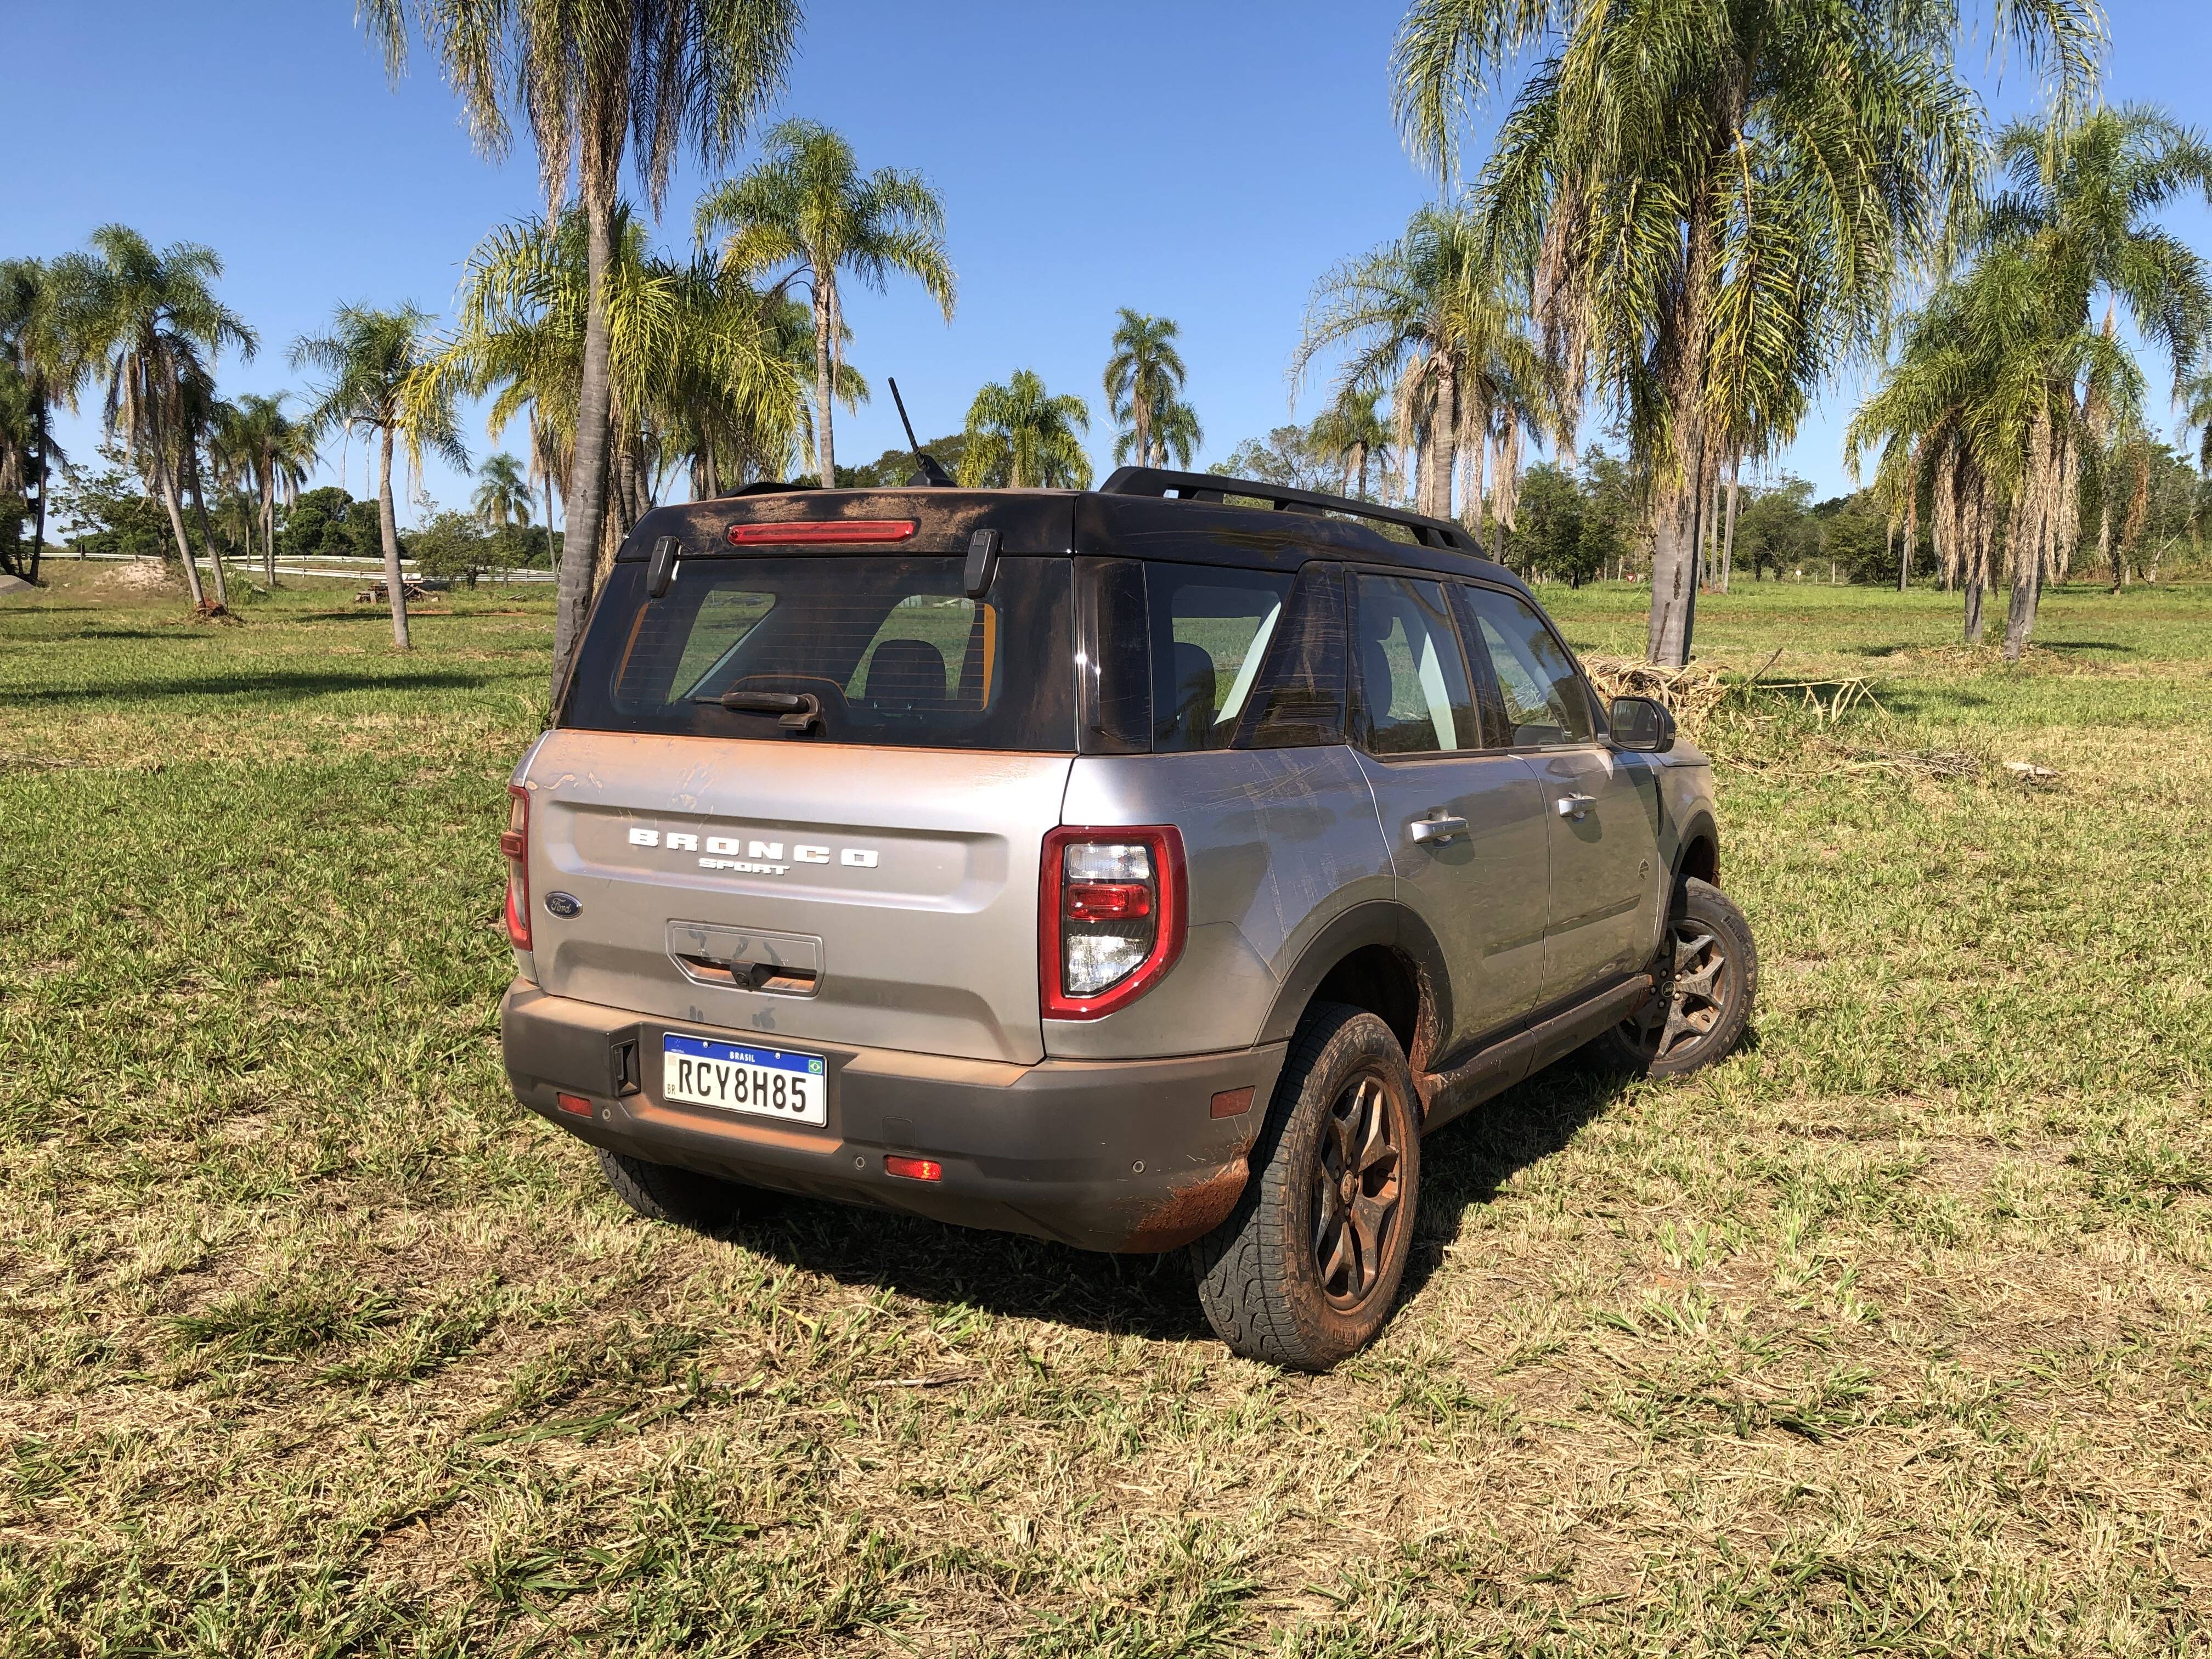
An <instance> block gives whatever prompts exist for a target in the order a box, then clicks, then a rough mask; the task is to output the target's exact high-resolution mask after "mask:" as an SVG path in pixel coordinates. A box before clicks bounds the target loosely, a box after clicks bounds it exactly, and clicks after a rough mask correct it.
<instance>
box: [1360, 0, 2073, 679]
mask: <svg viewBox="0 0 2212 1659" xmlns="http://www.w3.org/2000/svg"><path fill="white" fill-rule="evenodd" d="M1960 9H1961V8H1960V0H1912V3H1908V0H1869V3H1863V4H1850V5H1844V6H1837V7H1828V8H1815V9H1808V8H1805V7H1803V6H1802V5H1799V4H1797V3H1795V0H1743V3H1736V4H1730V5H1726V6H1716V5H1710V4H1705V3H1700V0H1649V3H1644V4H1639V5H1634V6H1592V5H1586V4H1583V3H1581V0H1413V6H1412V9H1410V10H1409V12H1408V13H1407V16H1406V19H1405V21H1404V23H1403V24H1402V25H1401V29H1400V33H1399V37H1398V41H1397V45H1396V48H1395V54H1394V60H1393V70H1394V75H1395V81H1396V99H1397V106H1398V112H1399V116H1400V119H1401V124H1402V125H1403V126H1404V128H1405V130H1406V132H1407V137H1408V139H1409V141H1410V142H1411V143H1413V147H1414V148H1415V149H1416V150H1417V151H1418V152H1419V154H1420V155H1422V156H1423V157H1424V158H1425V159H1426V160H1427V161H1430V162H1431V163H1432V164H1433V165H1435V166H1436V167H1437V168H1438V169H1439V170H1440V171H1441V172H1442V173H1443V174H1444V175H1445V176H1446V177H1447V178H1449V176H1450V175H1451V173H1452V172H1453V171H1454V169H1455V161H1456V142H1457V137H1458V130H1459V126H1460V124H1461V121H1462V117H1463V115H1464V113H1465V112H1467V110H1468V108H1469V106H1470V105H1471V103H1472V102H1473V101H1474V99H1476V98H1478V97H1480V95H1482V94H1486V93H1489V92H1492V91H1495V90H1498V89H1500V88H1502V86H1503V83H1504V82H1505V80H1506V79H1507V78H1508V76H1509V75H1510V73H1511V71H1512V70H1513V68H1514V66H1515V65H1516V64H1519V63H1520V62H1521V61H1522V58H1523V55H1524V54H1526V53H1530V52H1534V53H1536V54H1538V55H1537V57H1536V61H1535V62H1534V65H1533V67H1532V68H1531V69H1530V70H1529V71H1528V74H1527V75H1526V76H1525V77H1524V78H1523V79H1522V81H1521V83H1520V85H1519V88H1518V89H1517V92H1516V95H1515V97H1514V100H1513V102H1512V104H1511V106H1510V109H1509V111H1508V112H1507V114H1506V117H1505V119H1504V123H1503V125H1502V126H1501V127H1500V129H1499V131H1498V139H1497V145H1496V149H1495V150H1494V152H1493V153H1492V156H1491V159H1490V161H1489V162H1488V163H1487V165H1486V167H1484V169H1483V172H1482V173H1481V175H1480V181H1479V185H1478V188H1477V192H1476V193H1477V199H1478V203H1479V208H1480V219H1481V225H1482V235H1481V240H1482V242H1483V245H1484V246H1485V248H1486V250H1490V251H1492V252H1494V253H1495V254H1496V256H1497V257H1498V258H1499V259H1501V260H1502V261H1503V262H1504V264H1505V265H1506V266H1507V267H1508V268H1510V269H1514V270H1520V271H1522V272H1525V273H1527V274H1528V280H1529V283H1530V287H1531V293H1532V299H1533V305H1534V311H1535V313H1536V317H1537V320H1538V324H1539V326H1540V327H1541V330H1542V331H1543V334H1544V337H1545V340H1546V343H1547V346H1548V348H1549V349H1550V350H1551V352H1552V354H1553V359H1554V362H1555V364H1556V365H1557V366H1558V368H1559V370H1560V375H1561V381H1562V384H1563V386H1566V387H1568V388H1571V389H1576V390H1579V388H1580V387H1581V386H1583V384H1584V383H1585V380H1587V381H1589V383H1591V384H1593V385H1594V386H1595V390H1596V391H1597V392H1599V394H1600V395H1601V396H1602V397H1603V398H1605V399H1606V400H1607V402H1608V403H1609V404H1610V405H1611V406H1612V409H1613V413H1614V415H1615V416H1616V418H1617V419H1618V420H1619V422H1620V424H1621V425H1622V426H1623V427H1624V428H1625V429H1626V432H1627V433H1628V435H1629V437H1630V440H1631V443H1632V447H1633V448H1634V450H1635V451H1636V452H1637V453H1638V457H1639V458H1640V459H1641V460H1642V461H1643V462H1644V464H1645V465H1648V466H1650V469H1651V471H1652V474H1653V479H1654V485H1655V489H1654V493H1653V499H1652V503H1651V512H1652V515H1653V520H1654V523H1653V528H1654V532H1655V540H1654V553H1653V580H1652V592H1651V620H1650V630H1649V635H1648V638H1647V646H1648V649H1649V651H1650V655H1651V656H1652V657H1653V658H1654V659H1656V660H1658V661H1660V662H1662V663H1667V664H1680V663H1683V662H1686V660H1687V659H1688V656H1689V652H1690V646H1691V640H1692V629H1693V624H1694V615H1695V605H1696V592H1697V590H1696V582H1695V580H1694V577H1695V571H1696V562H1697V557H1698V551H1699V544H1700V542H1701V540H1702V538H1703V532H1704V527H1705V526H1704V518H1705V512H1706V510H1707V509H1706V505H1705V504H1706V501H1707V499H1708V496H1709V495H1710V492H1711V483H1712V481H1713V479H1714V478H1715V477H1716V476H1717V471H1718V469H1719V466H1720V463H1721V460H1722V459H1723V454H1724V453H1726V452H1729V451H1730V450H1732V448H1733V447H1735V445H1736V444H1737V443H1739V442H1740V441H1742V440H1744V439H1746V438H1747V437H1749V436H1752V435H1753V432H1752V429H1751V428H1752V426H1753V422H1751V420H1750V419H1749V418H1748V416H1745V415H1743V414H1742V412H1741V410H1737V409H1731V408H1730V407H1729V404H1730V403H1731V402H1732V400H1733V398H1734V397H1735V391H1734V390H1732V389H1731V382H1732V381H1735V380H1738V379H1739V377H1738V376H1736V375H1735V374H1733V373H1731V372H1729V371H1726V370H1721V371H1719V372H1717V363H1716V360H1717V358H1718V357H1722V356H1725V355H1726V354H1727V352H1728V351H1729V337H1728V334H1727V332H1726V328H1725V317H1724V314H1723V307H1722V306H1721V295H1723V292H1724V291H1725V290H1726V289H1727V288H1728V287H1729V284H1730V281H1731V278H1732V276H1735V273H1736V272H1737V271H1738V270H1739V269H1740V268H1741V267H1742V266H1743V265H1745V264H1746V263H1747V262H1748V263H1750V264H1753V265H1754V266H1755V267H1756V268H1757V269H1758V270H1759V272H1760V273H1762V275H1761V278H1760V283H1759V285H1758V286H1755V287H1754V288H1753V289H1752V290H1751V291H1750V293H1749V294H1747V296H1746V303H1745V304H1743V305H1742V306H1741V307H1739V308H1738V315H1739V317H1741V318H1744V319H1758V318H1760V317H1765V318H1768V319H1772V318H1775V317H1777V316H1784V317H1789V318H1792V319H1794V322H1793V324H1792V325H1791V326H1790V328H1789V329H1787V330H1786V331H1784V334H1785V335H1786V337H1779V338H1768V337H1763V336H1762V334H1761V332H1760V331H1755V330H1747V331H1742V332H1741V335H1740V337H1739V338H1738V339H1737V341H1736V347H1737V349H1738V350H1739V351H1740V352H1741V353H1747V354H1749V355H1750V356H1752V357H1753V359H1755V360H1758V361H1759V362H1765V364H1766V365H1767V368H1765V370H1763V371H1762V378H1765V379H1768V380H1781V381H1783V382H1785V383H1796V384H1800V385H1802V384H1808V383H1809V377H1812V376H1814V375H1817V374H1825V373H1826V371H1827V370H1828V369H1830V368H1832V367H1833V366H1835V365H1836V364H1837V363H1838V362H1841V361H1843V360H1844V359H1845V358H1847V357H1850V356H1854V355H1858V354H1865V353H1870V352H1871V351H1872V349H1874V347H1875V345H1876V344H1877V343H1878V342H1879V339H1880V336H1881V325H1882V324H1883V322H1884V321H1885V319H1887V315H1888V313H1889V309H1890V304H1891V301H1892V298H1893V295H1894V293H1895V291H1896V289H1897V286H1898V284H1899V281H1900V280H1901V278H1902V277H1903V276H1904V274H1905V271H1906V270H1908V269H1909V268H1910V267H1911V264H1913V262H1914V261H1915V260H1917V259H1919V258H1923V257H1929V256H1932V255H1934V254H1935V253H1936V252H1938V251H1939V250H1940V248H1941V246H1942V243H1943V241H1944V239H1945V237H1946V235H1947V234H1948V231H1949V229H1950V228H1952V227H1953V226H1955V225H1956V224H1958V223H1960V222H1963V220H1964V219H1965V217H1966V213H1967V211H1968V210H1969V209H1970V208H1971V206H1972V202H1973V195H1974V190H1975V185H1976V175H1977V169H1978V163H1979V150H1980V140H1981V121H1980V115H1979V108H1978V103H1977V101H1976V100H1975V99H1974V97H1973V95H1972V93H1971V92H1970V91H1969V90H1968V89H1967V88H1966V85H1965V84H1964V82H1962V81H1961V80H1960V77H1959V75H1958V71H1957V66H1956V64H1955V63H1954V55H1953V54H1954V46H1955V43H1956V41H1957V40H1958V39H1959V38H1960V25H1961V21H1962V19H1961V17H1960ZM1991 9H1992V11H1993V14H1994V16H1993V20H1992V22H1993V28H1994V31H1995V33H1996V36H1997V37H1998V38H1999V39H2001V40H2010V41H2012V42H2014V43H2016V44H2017V45H2018V46H2021V48H2022V49H2023V50H2024V52H2025V53H2026V54H2027V56H2028V57H2029V58H2031V59H2032V60H2033V61H2034V62H2035V63H2037V64H2039V65H2043V66H2045V69H2046V71H2047V79H2048V83H2049V85H2050V86H2051V89H2052V91H2053V94H2054V95H2055V96H2056V97H2057V98H2058V99H2059V100H2062V101H2063V103H2065V104H2066V105H2067V106H2069V107H2074V106H2078V104H2079V101H2080V100H2081V98H2082V97H2083V96H2084V94H2086V93H2087V90H2088V89H2089V88H2090V87H2091V86H2092V84H2093V81H2094V78H2095V71H2096V64H2097V58H2098V56H2099V54H2100V52H2101V49H2102V46H2103V42H2104V34H2103V20H2102V16H2101V14H2100V12H2099V10H2098V9H2096V6H2095V4H2094V3H2093V0H1993V3H1992V8H1991ZM1838 88H1850V94H1849V95H1848V96H1841V95H1838ZM1766 284H1771V292H1773V293H1775V294H1778V295H1782V296H1783V298H1782V300H1781V301H1780V303H1775V302H1773V301H1770V300H1767V299H1764V298H1759V297H1757V296H1758V295H1759V289H1760V288H1761V287H1764V286H1765V285H1766ZM1738 389H1740V388H1738ZM1716 399H1719V400H1720V401H1721V403H1722V404H1723V407H1722V409H1721V410H1720V418H1719V419H1717V420H1716V418H1715V410H1714V404H1715V401H1716ZM1569 401H1570V402H1572V401H1573V400H1572V399H1570V400H1569Z"/></svg>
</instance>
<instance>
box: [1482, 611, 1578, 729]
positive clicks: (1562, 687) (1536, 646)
mask: <svg viewBox="0 0 2212 1659" xmlns="http://www.w3.org/2000/svg"><path fill="white" fill-rule="evenodd" d="M1458 592H1459V598H1460V602H1461V604H1462V606H1464V608H1465V611H1466V615H1467V617H1468V623H1469V624H1470V626H1469V629H1468V633H1469V636H1470V638H1480V641H1482V646H1483V649H1484V652H1485V653H1486V655H1487V656H1488V658H1489V659H1490V670H1491V674H1492V678H1493V679H1494V680H1495V681H1496V684H1497V690H1498V702H1499V705H1500V707H1501V708H1502V709H1503V712H1504V724H1505V732H1504V737H1505V740H1506V742H1507V743H1508V744H1510V745H1511V746H1512V747H1513V748H1516V749H1543V748H1551V747H1554V746H1557V745H1559V744H1576V743H1589V742H1590V741H1591V740H1592V739H1593V738H1595V735H1596V723H1595V720H1594V719H1593V717H1592V714H1591V709H1590V702H1589V692H1588V691H1587V690H1584V689H1583V677H1582V675H1581V673H1580V672H1579V671H1577V669H1576V667H1575V662H1574V659H1573V658H1571V657H1570V656H1569V655H1568V654H1567V652H1566V647H1564V646H1562V645H1561V644H1560V643H1559V639H1558V637H1557V636H1556V635H1553V632H1552V630H1551V629H1549V628H1547V627H1546V626H1545V625H1544V619H1543V618H1542V617H1539V616H1538V615H1537V614H1536V613H1535V611H1533V610H1531V609H1530V608H1529V607H1528V605H1526V604H1524V603H1523V602H1522V600H1520V599H1516V598H1515V597H1514V596H1513V595H1512V594H1510V593H1504V592H1499V591H1498V589H1496V588H1494V587H1474V586H1466V585H1462V586H1460V587H1459V590H1458Z"/></svg>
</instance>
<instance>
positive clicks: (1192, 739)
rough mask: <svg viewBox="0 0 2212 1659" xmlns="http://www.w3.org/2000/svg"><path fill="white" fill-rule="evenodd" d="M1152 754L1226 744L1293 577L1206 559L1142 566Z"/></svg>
mask: <svg viewBox="0 0 2212 1659" xmlns="http://www.w3.org/2000/svg"><path fill="white" fill-rule="evenodd" d="M1145 578H1146V591H1147V598H1148V599H1149V601H1150V605H1149V608H1150V610H1151V612H1152V752H1153V753H1155V754H1162V755H1164V754H1173V753H1176V752H1177V751H1180V750H1191V749H1226V748H1227V747H1228V746H1229V744H1230V741H1231V738H1234V737H1235V736H1236V734H1237V722H1238V721H1239V720H1241V719H1242V718H1243V714H1244V711H1245V709H1246V708H1247V707H1249V704H1250V702H1251V700H1252V688H1253V685H1254V684H1255V682H1256V681H1257V680H1258V678H1259V677H1260V667H1261V664H1262V663H1263V662H1264V661H1265V660H1266V659H1267V650H1268V647H1270V646H1271V645H1273V642H1274V640H1275V635H1276V633H1277V630H1278V629H1279V625H1280V624H1281V623H1282V620H1283V612H1284V609H1285V606H1286V605H1288V604H1289V602H1290V598H1291V579H1290V577H1288V576H1287V575H1279V574H1275V573H1274V572H1273V571H1267V570H1234V569H1222V568H1214V567H1212V566H1209V565H1194V564H1153V565H1149V566H1147V567H1146V571H1145Z"/></svg>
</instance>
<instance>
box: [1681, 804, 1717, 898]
mask: <svg viewBox="0 0 2212 1659" xmlns="http://www.w3.org/2000/svg"><path fill="white" fill-rule="evenodd" d="M1692 876H1694V877H1696V878H1698V879H1699V881H1702V882H1705V883H1707V884H1709V885H1711V886H1714V887H1717V886H1719V885H1720V884H1721V832H1720V830H1719V829H1718V828H1717V826H1716V825H1715V824H1714V823H1713V815H1712V814H1711V812H1708V811H1705V810H1704V809H1703V808H1702V807H1700V808H1699V810H1698V811H1697V812H1696V813H1694V814H1693V815H1692V817H1691V818H1690V820H1689V822H1688V823H1686V824H1684V825H1683V826H1682V838H1681V842H1680V845H1679V846H1678V847H1677V848H1676V849H1675V853H1674V880H1673V881H1672V882H1670V883H1669V884H1668V893H1669V894H1672V893H1673V892H1674V891H1675V890H1677V889H1679V888H1680V886H1681V884H1683V883H1684V882H1686V881H1687V880H1688V879H1690V878H1692Z"/></svg>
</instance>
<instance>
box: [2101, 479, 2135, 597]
mask: <svg viewBox="0 0 2212 1659" xmlns="http://www.w3.org/2000/svg"><path fill="white" fill-rule="evenodd" d="M2097 557H2098V558H2099V559H2100V560H2109V561H2110V562H2111V564H2112V592H2115V593H2117V592H2119V591H2120V590H2121V589H2122V588H2123V587H2125V586H2127V585H2128V561H2127V555H2126V554H2124V552H2122V551H2121V550H2119V549H2118V548H2117V547H2115V546H2113V545H2112V495H2111V491H2110V487H2109V486H2107V489H2106V495H2105V499H2104V501H2102V503H2100V507H2099V509H2098V513H2097Z"/></svg>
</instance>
